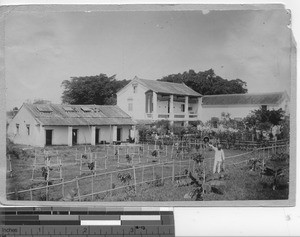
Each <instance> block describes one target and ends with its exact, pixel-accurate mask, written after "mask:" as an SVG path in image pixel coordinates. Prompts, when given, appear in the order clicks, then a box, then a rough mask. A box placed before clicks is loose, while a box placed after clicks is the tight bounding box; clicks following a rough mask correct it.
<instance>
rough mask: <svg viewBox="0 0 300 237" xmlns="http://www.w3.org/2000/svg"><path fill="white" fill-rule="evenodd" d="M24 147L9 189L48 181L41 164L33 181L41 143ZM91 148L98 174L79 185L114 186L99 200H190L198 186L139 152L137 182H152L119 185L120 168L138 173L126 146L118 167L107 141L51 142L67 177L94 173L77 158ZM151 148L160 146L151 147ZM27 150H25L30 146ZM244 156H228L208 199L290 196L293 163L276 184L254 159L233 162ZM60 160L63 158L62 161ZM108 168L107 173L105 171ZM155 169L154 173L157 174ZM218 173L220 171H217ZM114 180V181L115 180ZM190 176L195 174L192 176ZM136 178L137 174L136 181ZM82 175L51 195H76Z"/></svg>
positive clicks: (87, 188)
mask: <svg viewBox="0 0 300 237" xmlns="http://www.w3.org/2000/svg"><path fill="white" fill-rule="evenodd" d="M17 148H18V149H21V150H22V152H21V155H20V156H19V157H17V156H14V155H11V161H12V168H13V177H12V178H10V177H9V174H8V175H7V192H14V191H15V190H16V189H17V190H25V189H29V188H34V187H42V186H44V185H45V182H42V181H39V180H42V179H43V177H42V176H41V167H39V168H37V169H36V171H35V173H34V179H35V181H33V182H32V181H31V177H32V165H33V164H34V160H35V156H36V155H37V154H42V153H43V151H42V150H41V149H35V150H34V149H27V148H28V147H22V146H17ZM85 149H88V150H91V151H94V152H98V153H97V155H98V159H97V168H98V169H97V171H96V172H97V174H98V176H96V177H95V178H94V179H93V184H92V179H91V178H86V179H83V180H80V181H79V182H78V185H79V187H80V195H85V194H89V193H91V191H92V185H93V191H94V192H101V191H103V190H107V189H111V188H113V189H114V190H113V191H111V192H106V193H100V194H96V195H94V196H93V200H94V201H190V200H189V199H185V198H184V195H185V194H186V193H188V192H189V191H191V190H192V187H191V186H181V187H178V186H177V185H174V183H173V182H172V180H171V178H168V179H165V180H164V181H162V180H161V177H162V175H164V177H171V176H172V166H167V165H165V166H164V167H163V174H162V168H161V166H160V165H157V166H155V168H154V173H153V168H152V167H148V168H144V170H143V169H142V166H141V165H140V164H138V163H139V161H141V163H143V164H144V165H147V164H148V165H153V164H157V163H156V162H153V161H155V160H156V159H155V158H154V157H152V156H151V155H149V156H146V155H145V153H144V156H142V157H141V158H139V157H138V156H134V157H133V162H134V164H135V167H136V170H135V175H136V180H137V183H139V182H141V181H142V173H143V174H144V176H143V181H147V183H144V184H141V185H137V188H136V192H135V191H134V189H132V188H131V187H130V186H128V187H126V188H122V189H118V187H121V186H124V184H123V183H122V182H121V181H120V180H119V179H118V178H117V174H118V173H126V172H129V173H130V175H131V177H133V175H134V174H133V170H127V171H123V169H125V168H132V165H128V164H127V159H126V156H125V153H126V151H125V150H124V149H123V150H120V151H119V154H120V160H119V161H120V163H122V164H121V165H119V167H118V158H117V156H115V150H113V149H110V150H109V151H108V153H107V150H105V149H104V148H103V147H101V146H98V147H91V146H87V147H84V146H77V147H62V146H57V147H47V148H46V150H47V152H48V154H49V156H50V157H51V158H50V159H51V161H52V162H51V163H52V164H53V163H57V162H58V161H57V156H58V157H59V158H61V161H62V173H63V178H64V181H68V180H74V179H75V178H76V177H85V176H87V175H91V172H90V171H89V170H88V168H87V164H84V166H83V167H84V169H85V170H86V171H84V172H82V174H81V175H80V165H79V164H77V165H75V162H76V153H77V157H79V154H81V153H84V150H85ZM149 150H150V153H151V152H152V151H153V150H154V147H153V146H152V147H150V149H149ZM168 150H169V151H170V150H171V147H168ZM24 151H25V152H24ZM136 152H137V150H136ZM241 153H245V151H239V150H225V156H226V157H230V156H234V155H238V154H241ZM105 155H108V156H109V157H108V159H107V162H106V168H107V169H106V170H105V169H104V168H105V162H104V159H99V157H104V156H105ZM213 155H214V153H213V151H207V152H206V153H205V157H206V160H205V161H206V162H205V166H206V167H207V170H208V171H211V170H212V165H213V160H212V159H207V157H213ZM255 155H257V154H253V153H252V154H248V155H245V156H243V158H242V159H245V160H248V159H250V158H253V156H255ZM37 157H38V158H37V163H42V162H44V156H43V155H38V156H37ZM173 158H174V159H175V160H176V161H179V160H181V159H182V158H183V159H185V158H184V157H182V156H181V154H179V155H178V157H175V156H173ZM163 159H164V160H165V161H166V160H170V161H171V157H170V155H168V156H166V157H165V158H163ZM240 160H241V157H235V158H228V160H226V171H225V173H223V175H225V182H226V185H225V189H224V193H223V194H222V195H220V194H216V193H213V192H210V193H206V194H204V196H203V198H204V201H205V200H278V199H287V198H288V193H289V187H288V168H287V169H285V175H284V177H283V178H282V179H281V181H280V184H279V187H278V190H272V185H271V180H270V178H266V177H262V178H261V177H260V174H259V171H258V170H256V171H251V170H250V167H249V165H247V164H246V163H241V164H237V165H232V164H233V163H237V162H239V161H240ZM58 163H59V162H58ZM191 164H192V163H190V167H189V163H188V162H186V163H185V165H182V166H181V167H180V166H178V165H177V166H176V170H175V171H176V174H179V173H183V172H184V169H189V170H190V169H191ZM267 166H268V167H272V168H278V167H288V163H287V162H286V161H268V163H267ZM58 171H59V168H58V167H53V171H51V173H50V177H52V178H59V172H58ZM111 171H116V172H115V173H114V174H113V175H112V176H110V175H109V174H104V173H106V172H111ZM100 174H103V175H100ZM153 174H154V175H153ZM207 175H208V177H211V172H207ZM216 178H217V177H216ZM111 180H112V182H111ZM186 180H187V181H189V178H186ZM59 182H60V181H54V182H53V184H55V183H59ZM130 182H131V184H133V180H131V181H130ZM76 186H77V183H76V180H74V181H73V182H72V183H70V184H66V185H65V186H64V187H62V186H61V185H59V186H57V187H51V186H50V188H49V194H50V200H57V201H58V200H62V198H63V195H62V193H63V192H64V195H65V196H68V195H71V196H72V195H73V196H75V197H76V195H77V190H76ZM32 196H33V199H34V200H46V192H45V189H43V190H38V191H33V192H32ZM9 198H11V199H14V198H16V197H14V196H13V195H11V196H9ZM18 198H19V199H22V200H30V194H29V193H26V194H19V195H18ZM82 200H83V201H91V200H92V197H91V196H90V197H83V198H82Z"/></svg>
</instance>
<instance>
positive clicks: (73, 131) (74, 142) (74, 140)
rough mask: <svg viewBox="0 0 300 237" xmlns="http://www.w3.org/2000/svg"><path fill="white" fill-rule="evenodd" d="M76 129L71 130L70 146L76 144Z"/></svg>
mask: <svg viewBox="0 0 300 237" xmlns="http://www.w3.org/2000/svg"><path fill="white" fill-rule="evenodd" d="M77 137H78V129H72V144H73V145H76V144H77Z"/></svg>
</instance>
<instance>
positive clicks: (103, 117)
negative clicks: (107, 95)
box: [23, 104, 134, 126]
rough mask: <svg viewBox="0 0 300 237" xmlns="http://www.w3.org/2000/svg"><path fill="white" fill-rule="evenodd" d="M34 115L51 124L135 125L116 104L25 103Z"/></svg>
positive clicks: (45, 123) (41, 121)
mask: <svg viewBox="0 0 300 237" xmlns="http://www.w3.org/2000/svg"><path fill="white" fill-rule="evenodd" d="M23 106H24V107H25V108H27V109H28V110H29V111H30V113H31V114H32V115H33V117H34V118H35V119H36V120H38V121H39V122H40V123H41V124H43V125H49V126H51V125H52V126H54V125H56V126H87V125H98V126H100V125H133V124H134V122H133V120H132V119H131V117H130V116H129V115H128V114H126V113H125V112H124V111H123V110H121V109H120V108H119V107H118V106H116V105H60V104H43V105H39V104H23Z"/></svg>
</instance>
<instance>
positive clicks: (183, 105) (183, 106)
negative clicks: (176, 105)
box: [181, 104, 185, 112]
mask: <svg viewBox="0 0 300 237" xmlns="http://www.w3.org/2000/svg"><path fill="white" fill-rule="evenodd" d="M184 110H185V104H181V112H184Z"/></svg>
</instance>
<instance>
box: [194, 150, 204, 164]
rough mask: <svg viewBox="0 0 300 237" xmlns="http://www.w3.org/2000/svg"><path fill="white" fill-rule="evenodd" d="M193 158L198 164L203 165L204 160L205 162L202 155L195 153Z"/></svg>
mask: <svg viewBox="0 0 300 237" xmlns="http://www.w3.org/2000/svg"><path fill="white" fill-rule="evenodd" d="M191 158H192V160H193V161H195V162H196V163H197V164H200V163H202V162H203V160H204V156H203V155H202V154H201V153H198V152H196V153H193V154H192V155H191Z"/></svg>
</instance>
